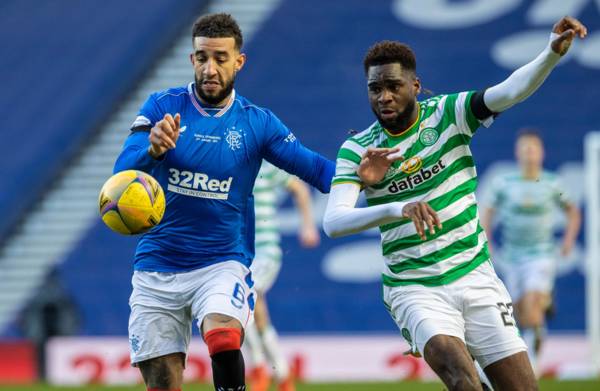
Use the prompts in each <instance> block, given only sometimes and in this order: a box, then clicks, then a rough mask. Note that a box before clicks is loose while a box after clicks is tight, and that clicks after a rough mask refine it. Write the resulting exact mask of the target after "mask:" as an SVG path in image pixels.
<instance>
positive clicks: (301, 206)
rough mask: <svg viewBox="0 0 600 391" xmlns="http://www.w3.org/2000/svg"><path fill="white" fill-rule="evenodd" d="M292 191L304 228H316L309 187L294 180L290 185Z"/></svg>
mask: <svg viewBox="0 0 600 391" xmlns="http://www.w3.org/2000/svg"><path fill="white" fill-rule="evenodd" d="M290 191H291V192H292V194H293V197H294V202H295V203H296V207H297V208H298V211H299V212H300V219H301V220H302V226H303V227H314V226H315V220H314V218H313V214H312V200H311V198H310V191H309V190H308V187H307V186H306V185H305V184H304V182H302V181H301V180H299V179H296V178H294V179H293V180H292V182H291V184H290Z"/></svg>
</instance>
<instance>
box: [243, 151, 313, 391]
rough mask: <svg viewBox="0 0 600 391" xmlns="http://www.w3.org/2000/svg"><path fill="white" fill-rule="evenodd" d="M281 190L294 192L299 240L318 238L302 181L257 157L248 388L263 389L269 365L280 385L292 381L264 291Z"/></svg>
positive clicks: (277, 265) (307, 243)
mask: <svg viewBox="0 0 600 391" xmlns="http://www.w3.org/2000/svg"><path fill="white" fill-rule="evenodd" d="M282 191H287V192H289V193H290V194H291V195H292V197H293V198H294V202H295V204H296V208H297V209H298V212H299V213H300V229H299V231H298V239H299V240H300V243H301V244H302V246H304V247H307V248H311V247H315V246H317V245H318V244H319V241H320V238H319V231H318V229H317V228H316V226H315V221H314V219H313V214H312V203H311V196H310V191H309V189H308V186H306V184H305V183H304V182H302V181H301V180H299V179H298V178H296V177H294V176H291V175H289V174H288V173H286V172H284V171H281V170H279V169H278V168H277V167H275V166H273V165H272V164H270V163H268V162H266V161H265V162H263V164H262V166H261V168H260V171H259V172H258V176H257V177H256V183H255V184H254V209H255V214H256V240H255V252H256V256H255V257H254V261H253V262H252V265H251V266H250V270H251V271H252V278H253V279H254V288H255V289H256V293H257V296H256V305H255V307H254V323H253V324H250V325H249V326H248V327H246V346H247V347H248V349H249V351H250V352H249V353H250V356H251V362H252V365H253V369H252V371H251V375H250V390H251V391H266V390H268V388H269V385H270V383H271V376H270V370H269V368H272V369H273V373H274V377H275V380H276V382H277V383H278V387H279V390H280V391H293V390H294V389H295V387H294V381H293V378H292V376H291V373H290V369H289V364H288V363H287V360H286V358H285V356H284V355H283V354H282V352H281V350H280V347H279V341H278V336H277V331H276V330H275V328H274V327H273V325H272V324H271V321H270V319H269V312H268V307H267V300H266V293H267V292H268V291H269V289H271V287H272V286H273V283H274V282H275V279H276V278H277V275H278V274H279V270H280V269H281V257H282V251H281V247H280V241H281V238H280V235H279V224H278V221H277V202H278V200H279V198H280V195H281V192H282Z"/></svg>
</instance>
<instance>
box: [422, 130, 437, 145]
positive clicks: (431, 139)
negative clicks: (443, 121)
mask: <svg viewBox="0 0 600 391" xmlns="http://www.w3.org/2000/svg"><path fill="white" fill-rule="evenodd" d="M438 138H440V135H439V134H438V131H437V130H435V129H434V128H425V129H423V130H422V131H421V134H420V135H419V140H421V143H422V144H423V145H425V146H426V147H428V146H430V145H433V144H435V142H436V141H437V140H438Z"/></svg>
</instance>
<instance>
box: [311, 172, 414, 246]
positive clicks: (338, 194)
mask: <svg viewBox="0 0 600 391" xmlns="http://www.w3.org/2000/svg"><path fill="white" fill-rule="evenodd" d="M359 194H360V185H359V184H357V183H340V184H337V185H334V186H332V187H331V192H330V193H329V199H328V200H327V208H326V209H325V216H324V217H323V229H324V230H325V233H326V234H327V236H329V237H331V238H337V237H340V236H346V235H351V234H355V233H358V232H361V231H364V230H367V229H369V228H373V227H377V226H379V225H382V224H388V223H392V222H394V221H398V220H400V219H401V218H402V208H403V207H404V205H405V204H404V203H400V202H391V203H389V204H382V205H376V206H369V207H366V208H356V202H357V201H358V196H359Z"/></svg>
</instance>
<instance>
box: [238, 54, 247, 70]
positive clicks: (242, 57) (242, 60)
mask: <svg viewBox="0 0 600 391" xmlns="http://www.w3.org/2000/svg"><path fill="white" fill-rule="evenodd" d="M245 63H246V53H240V54H239V55H238V56H237V58H236V59H235V71H236V72H239V71H240V70H241V69H242V68H243V67H244V64H245Z"/></svg>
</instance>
